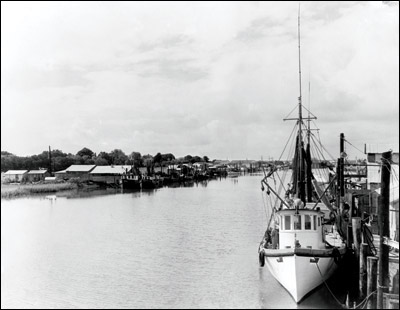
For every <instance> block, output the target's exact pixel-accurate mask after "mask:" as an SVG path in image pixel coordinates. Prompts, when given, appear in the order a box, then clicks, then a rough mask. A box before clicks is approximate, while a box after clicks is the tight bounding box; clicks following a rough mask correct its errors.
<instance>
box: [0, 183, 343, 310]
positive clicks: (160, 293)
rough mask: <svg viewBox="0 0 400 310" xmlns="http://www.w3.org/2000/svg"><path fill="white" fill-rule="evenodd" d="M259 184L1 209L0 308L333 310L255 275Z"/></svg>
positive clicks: (10, 204)
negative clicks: (296, 297) (297, 299)
mask: <svg viewBox="0 0 400 310" xmlns="http://www.w3.org/2000/svg"><path fill="white" fill-rule="evenodd" d="M261 178H262V177H261V176H259V175H258V176H241V177H239V178H237V179H230V178H227V179H222V180H212V181H209V182H208V183H204V184H198V185H194V186H192V187H178V188H161V189H157V190H154V191H149V192H131V193H120V192H118V191H115V192H113V191H103V192H97V193H95V194H87V193H86V194H82V193H81V194H79V195H72V196H71V195H70V194H68V195H66V196H67V197H61V196H62V195H61V196H60V195H59V194H57V199H46V198H45V197H44V196H41V197H40V196H39V197H31V198H21V199H15V200H2V202H1V307H2V308H339V306H338V304H337V303H336V302H335V300H334V299H333V298H332V297H331V295H330V293H329V291H328V290H327V289H326V288H325V287H324V286H321V287H320V288H319V289H318V290H316V291H315V292H314V293H313V294H312V295H310V296H309V297H308V298H306V299H305V300H304V301H303V302H302V303H300V304H299V305H296V303H295V302H294V301H293V300H292V298H291V297H290V296H289V294H288V293H287V292H286V290H285V289H284V288H283V287H282V286H280V284H279V283H278V282H276V280H275V279H274V278H272V276H271V275H270V274H269V272H268V270H267V269H266V268H260V267H259V265H258V253H257V248H258V244H259V241H260V239H261V237H262V235H263V232H264V230H265V225H266V217H265V211H264V209H263V199H262V196H261V190H260V187H261V185H260V180H261ZM99 194H102V195H99Z"/></svg>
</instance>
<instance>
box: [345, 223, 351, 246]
mask: <svg viewBox="0 0 400 310" xmlns="http://www.w3.org/2000/svg"><path fill="white" fill-rule="evenodd" d="M352 244H353V228H352V226H351V223H349V224H348V225H347V239H346V246H347V248H348V249H351V248H352Z"/></svg>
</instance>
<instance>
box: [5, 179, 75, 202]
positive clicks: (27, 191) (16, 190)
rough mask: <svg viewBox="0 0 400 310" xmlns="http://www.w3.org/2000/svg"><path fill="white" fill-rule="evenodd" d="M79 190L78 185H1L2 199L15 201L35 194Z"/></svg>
mask: <svg viewBox="0 0 400 310" xmlns="http://www.w3.org/2000/svg"><path fill="white" fill-rule="evenodd" d="M74 189H78V184H76V183H69V182H67V183H49V184H18V185H14V184H1V199H14V198H20V197H25V196H31V195H35V194H46V193H56V192H60V191H66V190H74Z"/></svg>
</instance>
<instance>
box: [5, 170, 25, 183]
mask: <svg viewBox="0 0 400 310" xmlns="http://www.w3.org/2000/svg"><path fill="white" fill-rule="evenodd" d="M27 174H28V170H8V171H7V172H6V173H4V181H5V182H22V181H26V179H27V178H26V176H27Z"/></svg>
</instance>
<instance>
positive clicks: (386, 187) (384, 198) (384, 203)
mask: <svg viewBox="0 0 400 310" xmlns="http://www.w3.org/2000/svg"><path fill="white" fill-rule="evenodd" d="M391 159H392V151H389V152H385V153H382V168H381V196H380V197H379V209H378V223H379V226H378V227H379V237H380V240H379V264H378V274H379V278H378V305H377V306H378V309H383V307H384V305H383V293H388V292H389V246H388V245H386V244H384V243H383V238H384V237H387V238H389V194H390V172H391V171H390V170H391V164H390V162H391Z"/></svg>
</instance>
